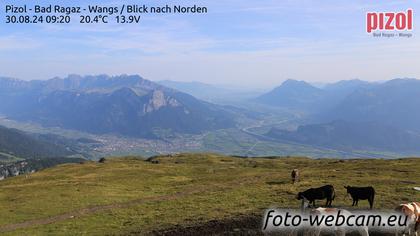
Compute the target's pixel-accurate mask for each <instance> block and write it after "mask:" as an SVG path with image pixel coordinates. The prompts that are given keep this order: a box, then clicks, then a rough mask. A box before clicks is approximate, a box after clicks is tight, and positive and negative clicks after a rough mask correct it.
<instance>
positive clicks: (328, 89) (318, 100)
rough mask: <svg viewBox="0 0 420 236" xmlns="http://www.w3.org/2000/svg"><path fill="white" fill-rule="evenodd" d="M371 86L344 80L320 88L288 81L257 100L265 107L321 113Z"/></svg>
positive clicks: (305, 83)
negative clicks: (359, 90) (357, 91)
mask: <svg viewBox="0 0 420 236" xmlns="http://www.w3.org/2000/svg"><path fill="white" fill-rule="evenodd" d="M369 86H371V83H369V82H365V81H361V80H342V81H339V82H336V83H332V84H327V85H325V86H324V87H323V88H318V87H315V86H313V85H311V84H310V83H307V82H305V81H297V80H292V79H289V80H286V81H285V82H283V83H282V84H281V85H280V86H279V87H276V88H274V89H273V90H271V91H270V92H268V93H266V94H263V95H261V96H259V97H257V98H256V99H255V101H256V102H258V103H262V104H265V105H270V106H275V107H282V108H288V109H293V110H302V111H307V112H310V113H319V112H323V111H325V110H328V109H331V108H332V107H334V106H335V105H337V103H338V102H339V101H341V100H342V99H344V98H345V97H346V96H348V95H349V94H351V93H353V92H354V91H356V90H358V89H361V88H364V87H369Z"/></svg>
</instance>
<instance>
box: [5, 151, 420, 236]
mask: <svg viewBox="0 0 420 236" xmlns="http://www.w3.org/2000/svg"><path fill="white" fill-rule="evenodd" d="M159 159H160V161H161V163H160V164H151V163H149V162H145V161H142V160H140V159H137V158H124V159H122V158H118V159H113V160H108V161H107V162H106V163H105V164H99V163H93V162H91V163H85V164H66V165H61V166H59V167H56V168H52V169H47V170H44V171H41V172H38V173H35V174H32V175H31V177H29V178H25V177H24V176H19V177H15V178H10V179H7V180H5V181H2V182H0V231H1V229H2V228H3V227H4V226H6V225H10V224H14V223H19V222H25V221H28V220H35V219H42V218H46V217H51V216H56V215H60V214H64V213H68V212H74V211H76V212H75V213H74V215H75V217H74V218H71V219H64V220H62V221H58V222H56V223H52V224H47V225H34V226H33V227H28V228H23V229H18V230H14V231H11V232H8V234H10V235H25V234H26V235H44V234H74V233H75V232H78V233H85V234H89V235H101V234H104V233H105V232H106V233H107V234H127V233H130V232H143V233H144V232H148V231H150V230H154V229H158V228H166V227H170V226H172V225H175V224H182V225H185V224H195V223H200V222H205V221H207V220H209V219H214V218H220V217H232V216H235V215H238V214H250V213H261V212H262V211H263V209H265V208H267V207H270V206H278V207H293V208H298V206H299V202H298V201H297V200H295V195H296V193H297V192H298V191H300V190H304V189H306V188H309V187H315V186H320V185H323V184H327V183H331V184H334V185H335V186H336V191H337V198H336V201H335V202H334V204H335V205H340V206H349V205H350V204H351V201H350V200H349V199H347V200H346V201H344V196H345V193H344V188H343V186H344V185H372V186H374V187H375V188H376V190H377V198H376V207H377V208H393V207H394V206H395V205H396V204H398V203H400V202H405V201H412V200H419V199H420V193H418V192H417V193H416V192H414V191H413V190H412V187H414V186H418V185H420V173H419V172H418V171H416V170H417V169H418V166H420V159H404V160H349V161H338V160H310V159H306V158H284V159H258V160H256V163H257V167H256V168H254V165H255V162H254V161H253V160H247V159H239V158H230V157H224V156H217V155H211V154H181V155H179V156H176V157H172V158H159ZM292 168H299V169H300V170H301V172H302V181H301V182H300V183H298V184H296V185H292V184H291V183H290V177H289V175H290V170H291V169H292ZM416 168H417V169H416ZM406 181H408V182H406ZM177 193H178V194H177ZM138 199H143V200H142V201H140V200H138ZM116 203H120V204H119V205H115V204H116ZM103 205H107V207H106V208H107V209H102V208H99V209H96V210H95V211H92V209H91V207H93V206H103ZM366 206H367V203H366V202H364V201H363V202H361V206H360V207H366ZM83 208H89V209H86V210H85V211H79V212H77V210H79V209H83ZM69 214H70V215H72V214H73V213H69Z"/></svg>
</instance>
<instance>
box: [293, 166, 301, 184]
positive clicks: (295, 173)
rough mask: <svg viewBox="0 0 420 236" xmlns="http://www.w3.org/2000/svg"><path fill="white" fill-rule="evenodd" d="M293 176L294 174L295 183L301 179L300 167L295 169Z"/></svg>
mask: <svg viewBox="0 0 420 236" xmlns="http://www.w3.org/2000/svg"><path fill="white" fill-rule="evenodd" d="M291 176H292V182H293V184H295V183H296V182H298V181H299V170H298V169H293V170H292V174H291Z"/></svg>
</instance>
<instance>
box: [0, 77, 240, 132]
mask: <svg viewBox="0 0 420 236" xmlns="http://www.w3.org/2000/svg"><path fill="white" fill-rule="evenodd" d="M0 88H1V89H0V91H1V92H2V93H1V94H0V99H3V100H5V101H7V102H5V103H3V104H0V112H1V113H4V114H6V115H7V116H9V117H11V118H13V119H18V120H25V121H35V122H37V123H40V124H43V125H47V126H59V127H64V128H70V129H76V130H81V131H87V132H91V133H97V134H106V133H115V134H122V135H127V136H135V137H149V138H152V137H154V134H153V133H154V130H156V129H162V130H170V131H171V132H180V133H200V132H203V131H206V130H212V129H219V128H226V127H233V126H234V120H233V118H232V117H231V116H230V114H229V112H227V111H225V110H224V109H223V108H222V107H220V106H217V105H213V104H210V103H207V102H203V101H200V100H198V99H196V98H194V97H193V96H191V95H188V94H185V93H182V92H178V91H176V90H174V89H170V88H166V87H164V86H161V85H159V84H156V83H154V82H151V81H149V80H145V79H143V78H142V77H140V76H137V75H122V76H114V77H110V76H106V75H100V76H86V77H81V76H77V75H71V76H69V77H67V78H64V79H59V78H54V79H50V80H47V81H20V80H15V79H0Z"/></svg>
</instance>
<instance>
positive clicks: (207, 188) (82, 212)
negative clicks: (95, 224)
mask: <svg viewBox="0 0 420 236" xmlns="http://www.w3.org/2000/svg"><path fill="white" fill-rule="evenodd" d="M268 176H271V175H270V174H264V175H260V176H250V177H249V178H247V179H237V180H233V181H230V182H228V185H227V186H220V185H203V186H201V187H194V188H190V189H186V190H185V191H182V192H177V193H174V194H168V195H162V196H153V197H147V198H142V199H136V200H132V201H128V202H125V203H115V204H109V205H101V206H94V207H87V208H82V209H79V210H75V211H71V212H67V213H64V214H60V215H55V216H50V217H46V218H41V219H34V220H28V221H24V222H21V223H15V224H9V225H3V226H0V233H5V232H10V231H14V230H18V229H24V228H29V227H34V226H40V225H47V224H53V223H57V222H61V221H65V220H70V219H74V218H80V217H83V216H86V215H91V214H95V213H97V212H101V211H106V210H112V209H118V208H128V207H130V206H134V205H138V204H143V203H147V202H160V201H170V200H175V199H178V198H182V197H186V196H191V195H194V194H199V193H200V194H202V193H203V192H214V191H225V190H228V189H234V188H235V187H236V186H238V185H244V184H251V183H254V182H257V181H258V180H259V179H261V178H263V177H268Z"/></svg>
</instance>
